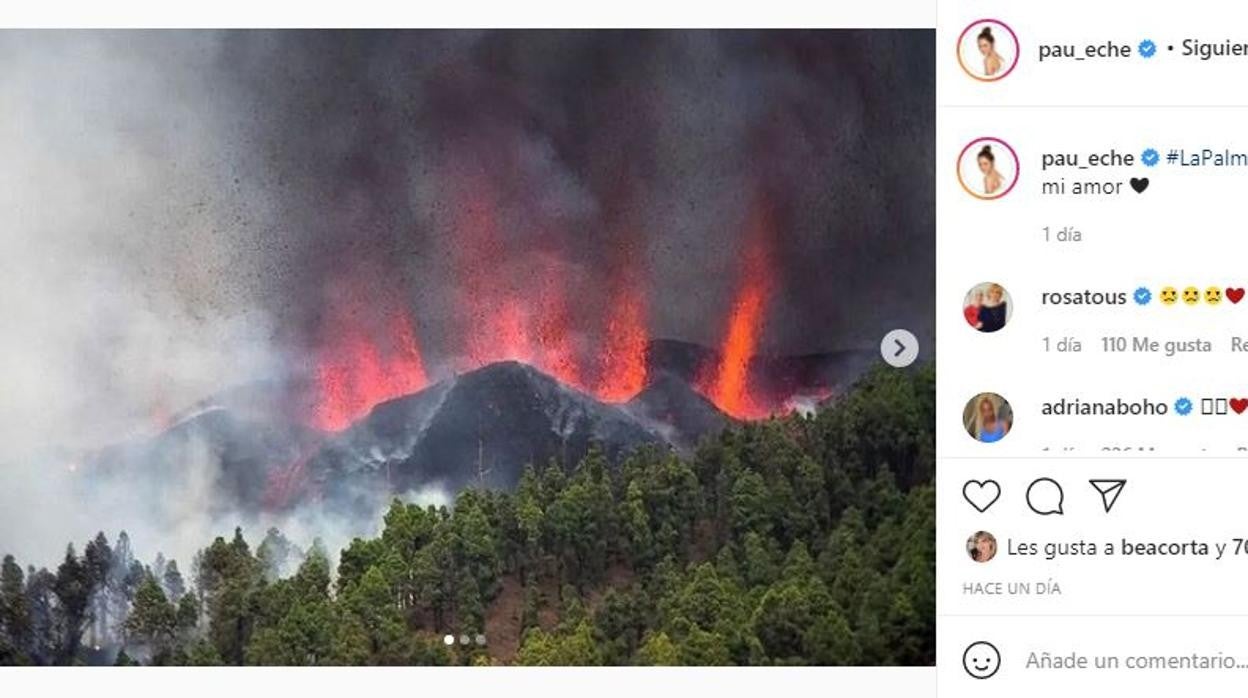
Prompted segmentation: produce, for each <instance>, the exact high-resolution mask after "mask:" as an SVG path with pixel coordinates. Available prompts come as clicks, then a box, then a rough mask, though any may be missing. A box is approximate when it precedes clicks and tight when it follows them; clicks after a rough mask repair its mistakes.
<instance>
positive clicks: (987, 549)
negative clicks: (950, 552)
mask: <svg viewBox="0 0 1248 698" xmlns="http://www.w3.org/2000/svg"><path fill="white" fill-rule="evenodd" d="M966 554H967V555H970V556H971V559H972V560H974V561H975V562H988V561H989V560H991V559H992V558H994V557H996V556H997V537H996V536H994V535H992V534H991V533H989V532H987V531H976V532H974V533H972V534H971V535H970V537H969V538H967V539H966Z"/></svg>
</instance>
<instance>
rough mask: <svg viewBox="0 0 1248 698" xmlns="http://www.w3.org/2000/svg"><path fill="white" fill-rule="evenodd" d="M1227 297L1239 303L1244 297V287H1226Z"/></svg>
mask: <svg viewBox="0 0 1248 698" xmlns="http://www.w3.org/2000/svg"><path fill="white" fill-rule="evenodd" d="M1226 299H1227V300H1228V301H1230V302H1232V303H1238V302H1240V301H1241V300H1243V299H1244V289H1242V288H1228V289H1226Z"/></svg>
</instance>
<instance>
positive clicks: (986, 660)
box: [962, 640, 1001, 679]
mask: <svg viewBox="0 0 1248 698" xmlns="http://www.w3.org/2000/svg"><path fill="white" fill-rule="evenodd" d="M962 668H963V669H966V673H968V674H970V675H971V676H972V677H973V678H976V679H990V678H992V676H993V675H994V674H996V673H997V670H998V669H1000V668H1001V653H1000V652H999V651H997V648H996V647H995V646H994V645H993V644H992V643H991V642H985V641H984V640H980V641H979V642H973V643H971V645H970V646H969V647H967V648H966V651H965V652H963V653H962Z"/></svg>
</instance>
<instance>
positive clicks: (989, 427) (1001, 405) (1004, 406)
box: [962, 393, 1014, 444]
mask: <svg viewBox="0 0 1248 698" xmlns="http://www.w3.org/2000/svg"><path fill="white" fill-rule="evenodd" d="M962 425H963V426H964V427H966V433H968V434H970V435H971V438H973V439H975V440H976V441H979V442H981V443H986V444H991V443H996V442H998V441H1000V440H1001V439H1004V438H1005V436H1006V434H1009V433H1010V429H1011V428H1013V426H1014V411H1013V410H1012V409H1010V403H1009V402H1008V401H1006V399H1005V398H1003V397H1001V396H1000V395H998V394H996V393H980V394H979V395H976V396H975V397H973V398H971V399H970V400H969V401H967V403H966V409H964V410H963V411H962Z"/></svg>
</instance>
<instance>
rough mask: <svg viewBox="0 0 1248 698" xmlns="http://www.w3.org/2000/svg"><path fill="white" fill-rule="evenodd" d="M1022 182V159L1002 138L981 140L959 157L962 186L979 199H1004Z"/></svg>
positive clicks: (963, 151) (971, 143) (968, 144)
mask: <svg viewBox="0 0 1248 698" xmlns="http://www.w3.org/2000/svg"><path fill="white" fill-rule="evenodd" d="M1017 180H1018V155H1017V154H1015V152H1014V149H1013V148H1012V147H1010V144H1009V143H1006V142H1005V141H1003V140H1001V139H1000V138H989V137H983V138H977V139H975V140H973V141H971V142H970V143H967V144H966V147H964V148H963V149H962V152H961V153H960V154H959V155H958V182H959V183H961V184H962V188H963V189H965V190H966V193H967V194H970V195H971V196H973V197H975V198H977V199H985V200H991V199H1000V198H1001V197H1003V196H1005V195H1006V194H1009V193H1010V190H1011V189H1013V188H1014V184H1015V182H1016V181H1017Z"/></svg>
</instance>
